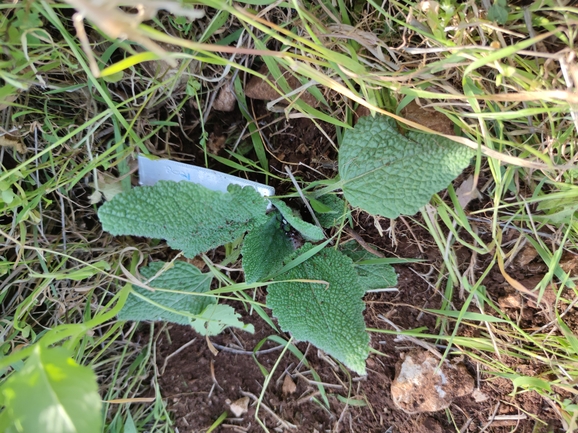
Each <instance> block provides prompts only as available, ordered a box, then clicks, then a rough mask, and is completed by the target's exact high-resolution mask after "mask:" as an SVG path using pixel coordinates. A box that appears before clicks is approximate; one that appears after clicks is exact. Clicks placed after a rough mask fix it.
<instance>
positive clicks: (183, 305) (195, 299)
mask: <svg viewBox="0 0 578 433" xmlns="http://www.w3.org/2000/svg"><path fill="white" fill-rule="evenodd" d="M470 157H471V151H469V150H465V149H463V148H462V147H461V146H459V145H456V144H455V143H453V142H451V141H450V140H447V139H445V138H440V137H438V136H433V135H427V134H419V133H415V132H408V133H407V134H406V135H405V136H404V135H402V134H401V133H399V132H398V131H397V128H396V124H395V123H394V122H393V121H391V120H389V119H387V118H384V117H376V118H362V119H361V120H360V121H359V122H358V124H357V125H356V127H355V128H354V130H351V131H347V132H346V134H345V135H344V138H343V142H342V145H341V149H340V155H339V168H340V175H341V183H337V185H341V186H342V188H343V193H344V196H345V198H346V199H347V200H348V201H349V202H350V203H351V204H352V205H354V206H359V207H361V208H362V209H364V210H367V211H368V212H371V213H374V214H379V215H384V216H388V217H390V218H394V217H396V216H398V215H400V214H402V213H403V214H412V213H415V212H416V211H417V210H418V209H419V208H420V207H421V206H423V205H424V204H425V203H427V202H428V200H429V198H430V197H431V195H432V194H433V193H435V192H437V191H439V190H440V189H442V188H444V187H445V186H446V185H447V184H448V183H449V182H450V181H451V180H452V179H454V178H455V177H456V176H457V175H458V174H459V173H460V172H461V170H462V169H463V168H464V167H465V166H467V164H468V163H469V159H470ZM416 168H417V170H416ZM376 186H377V188H376ZM372 190H373V191H372ZM271 203H272V204H273V210H272V211H270V212H269V213H267V205H268V199H265V198H263V197H261V196H260V195H259V194H258V193H257V192H256V191H255V190H254V189H253V188H251V187H245V188H241V187H239V186H237V185H230V186H229V188H228V192H227V193H223V192H217V191H211V190H209V189H207V188H205V187H203V186H201V185H197V184H192V183H187V182H179V183H175V182H166V181H160V182H159V183H157V184H156V185H155V186H143V187H138V188H134V189H133V190H131V191H129V192H127V193H122V194H120V195H118V196H116V197H115V198H114V199H113V200H112V201H110V202H108V203H105V204H104V205H103V206H102V207H101V208H100V210H99V218H100V220H101V222H102V225H103V228H104V230H107V231H109V232H110V233H112V234H114V235H138V236H148V237H153V238H160V239H165V240H166V241H167V243H168V244H169V245H170V246H171V247H173V248H177V249H180V250H182V251H183V253H184V255H185V256H186V257H188V258H193V257H195V256H196V255H197V254H199V253H201V252H204V251H206V250H208V249H211V248H215V247H217V246H219V245H223V244H227V243H231V242H234V241H237V240H238V239H240V238H241V237H242V236H243V235H244V234H245V233H247V232H248V233H247V234H246V235H245V237H244V241H243V246H242V249H241V252H242V255H243V268H244V271H245V280H246V282H247V283H256V282H263V283H264V284H266V285H267V292H268V297H267V306H268V307H269V308H271V310H272V313H273V315H274V316H275V317H277V319H278V320H279V324H280V326H281V328H282V329H283V330H284V331H288V332H291V333H292V334H293V335H294V337H295V338H296V339H298V340H306V341H309V342H311V343H313V344H315V345H316V346H317V347H319V348H320V349H322V350H324V351H325V352H327V353H328V354H330V355H332V356H333V357H335V358H336V359H337V360H339V361H341V362H343V363H344V364H345V365H346V366H347V367H349V368H350V369H352V370H354V371H355V372H357V373H359V374H364V373H365V360H366V358H367V356H368V353H369V335H368V334H367V332H366V331H365V325H364V321H363V310H364V303H363V300H362V297H363V295H364V293H365V291H366V290H369V289H376V288H383V287H391V286H394V285H395V284H396V283H397V278H396V274H395V271H394V270H393V268H392V267H391V266H390V265H388V264H387V263H383V262H379V261H377V262H376V261H372V256H371V254H369V253H367V252H366V251H363V250H359V249H357V248H356V247H351V246H348V245H346V246H344V247H342V248H341V249H336V248H329V247H327V244H328V242H327V241H326V242H325V243H322V244H320V245H316V246H314V245H313V244H312V243H311V242H318V241H321V240H323V239H324V238H325V234H324V232H323V230H322V228H321V227H319V226H316V225H313V224H310V223H308V222H306V221H304V220H303V219H301V218H300V217H299V216H298V215H296V213H295V212H294V211H293V210H292V209H291V208H290V207H289V206H287V205H286V204H285V203H284V202H282V201H281V200H278V199H271ZM313 205H314V207H315V208H316V209H317V211H318V212H319V216H320V217H321V220H322V221H323V226H324V227H329V226H331V225H334V224H335V223H336V222H337V220H338V219H339V218H337V216H338V215H340V214H343V212H342V210H343V208H344V205H345V202H343V200H341V199H340V198H338V197H337V196H335V195H328V194H326V195H322V196H320V197H318V198H317V199H314V200H313ZM293 232H299V234H300V235H301V236H302V237H303V238H304V239H305V240H306V241H308V243H306V244H305V245H304V246H302V247H301V248H298V249H297V250H295V246H294V244H293V242H292V240H291V238H290V237H291V233H293ZM167 266H168V265H167V264H165V263H152V264H150V265H149V266H148V267H147V268H144V269H143V270H142V271H141V274H142V275H143V277H145V278H146V279H147V281H146V282H147V283H148V284H149V285H150V286H152V287H147V288H144V287H134V288H133V292H132V293H131V295H130V297H129V301H128V302H127V303H126V304H125V306H124V308H123V310H122V311H121V313H120V314H119V318H121V319H130V320H168V321H173V322H176V323H181V324H190V325H191V326H192V327H193V328H194V329H196V330H197V331H199V332H201V333H203V334H209V335H213V334H214V333H217V332H220V330H222V329H223V328H224V327H226V326H237V327H239V328H243V329H246V330H252V329H251V328H250V327H248V326H245V325H243V324H242V323H241V322H240V321H239V320H238V317H236V316H235V314H234V312H233V311H232V310H231V309H230V307H228V306H226V305H218V304H216V300H215V298H214V297H213V296H211V294H210V291H209V288H210V281H211V277H210V276H208V275H204V274H202V273H201V272H200V271H198V270H197V269H196V268H194V267H193V266H192V265H189V264H187V263H184V262H175V263H174V264H173V265H172V266H173V267H172V268H170V269H166V270H165V271H164V272H163V269H164V268H165V267H167Z"/></svg>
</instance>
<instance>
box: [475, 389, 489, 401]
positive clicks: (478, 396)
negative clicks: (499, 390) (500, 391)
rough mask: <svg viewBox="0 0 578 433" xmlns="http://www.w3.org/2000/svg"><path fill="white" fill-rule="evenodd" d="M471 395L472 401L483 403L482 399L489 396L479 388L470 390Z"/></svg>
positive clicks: (484, 399) (486, 398)
mask: <svg viewBox="0 0 578 433" xmlns="http://www.w3.org/2000/svg"><path fill="white" fill-rule="evenodd" d="M472 397H473V398H474V401H475V402H476V403H483V402H484V401H486V400H488V399H489V398H490V397H488V395H487V394H485V393H483V392H482V391H481V390H480V389H479V388H476V389H474V391H473V392H472Z"/></svg>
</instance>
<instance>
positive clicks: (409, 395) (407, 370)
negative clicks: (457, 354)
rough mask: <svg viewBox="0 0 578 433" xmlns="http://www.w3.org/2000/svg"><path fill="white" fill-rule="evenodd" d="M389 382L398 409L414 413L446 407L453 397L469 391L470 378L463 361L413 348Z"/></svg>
mask: <svg viewBox="0 0 578 433" xmlns="http://www.w3.org/2000/svg"><path fill="white" fill-rule="evenodd" d="M396 371H397V377H396V378H395V379H394V381H393V383H392V384H391V397H392V399H393V402H394V403H395V404H396V406H397V407H399V408H400V409H401V410H403V411H405V412H407V413H409V414H416V413H422V412H436V411H438V410H443V409H446V408H447V407H449V405H450V404H451V403H452V401H453V400H454V399H455V398H457V397H463V396H465V395H468V394H471V393H472V391H473V390H474V379H473V378H472V376H470V374H469V373H468V371H467V369H466V367H465V366H464V365H463V364H457V365H454V364H451V363H449V362H448V361H447V360H444V362H443V363H442V364H441V366H440V360H439V358H437V357H435V356H433V354H432V353H430V352H428V351H413V352H409V353H407V354H406V355H405V359H404V360H403V361H402V362H400V363H398V365H397V368H396Z"/></svg>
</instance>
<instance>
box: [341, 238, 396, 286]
mask: <svg viewBox="0 0 578 433" xmlns="http://www.w3.org/2000/svg"><path fill="white" fill-rule="evenodd" d="M340 251H341V252H342V253H343V254H345V255H346V256H347V257H349V258H350V259H351V260H353V266H354V268H355V272H357V276H358V277H359V282H360V284H361V286H362V287H363V288H364V289H365V290H366V291H367V290H375V289H384V288H388V287H395V286H396V285H397V273H396V272H395V269H394V268H393V266H391V265H390V264H387V263H375V264H371V263H369V264H367V263H363V262H364V261H366V260H374V259H377V257H376V256H374V255H373V254H371V253H370V252H368V251H366V250H364V249H363V248H361V247H360V246H359V244H358V243H357V242H348V243H346V244H343V245H341V246H340Z"/></svg>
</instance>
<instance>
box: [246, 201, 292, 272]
mask: <svg viewBox="0 0 578 433" xmlns="http://www.w3.org/2000/svg"><path fill="white" fill-rule="evenodd" d="M241 253H242V254H243V270H244V271H245V281H246V282H247V283H254V282H255V281H265V280H266V277H267V276H268V275H271V274H272V273H274V272H275V271H278V270H279V269H281V267H282V266H283V260H284V259H285V258H286V257H287V256H289V255H290V254H292V253H293V245H292V243H291V239H289V237H288V236H287V234H286V233H285V231H284V230H283V228H282V227H281V215H280V214H279V213H277V212H273V213H272V214H271V216H270V217H269V221H268V222H267V223H266V224H264V225H262V226H260V227H257V228H256V229H254V230H252V231H250V232H249V233H248V234H247V236H245V240H244V241H243V249H242V250H241Z"/></svg>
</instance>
